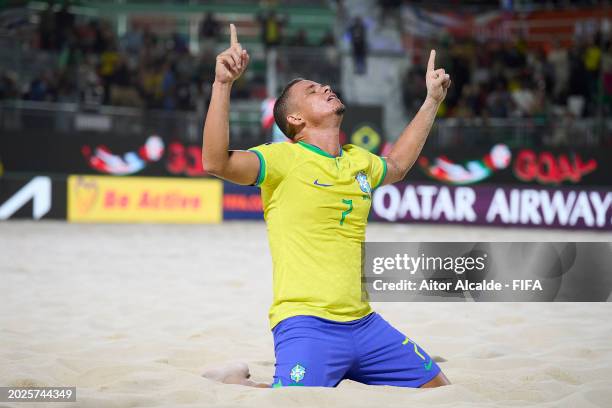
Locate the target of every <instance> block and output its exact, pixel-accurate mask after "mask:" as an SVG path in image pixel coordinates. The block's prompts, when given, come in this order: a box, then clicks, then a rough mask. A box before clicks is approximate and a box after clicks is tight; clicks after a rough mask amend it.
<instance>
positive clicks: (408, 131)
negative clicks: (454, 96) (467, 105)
mask: <svg viewBox="0 0 612 408" xmlns="http://www.w3.org/2000/svg"><path fill="white" fill-rule="evenodd" d="M435 59H436V51H435V50H431V53H430V54H429V61H428V63H427V73H426V75H425V82H426V84H427V97H426V98H425V102H423V105H422V106H421V109H419V111H418V112H417V114H416V116H415V117H414V119H412V122H410V124H409V125H408V126H406V128H405V129H404V131H403V132H402V134H401V136H400V137H399V139H398V140H397V142H396V143H395V145H394V146H393V148H392V149H391V152H390V153H389V155H388V157H387V175H386V177H385V179H384V181H383V184H389V183H395V182H396V181H400V180H403V179H404V177H406V173H408V171H409V170H410V168H411V167H412V165H413V164H414V162H415V161H416V159H417V158H418V157H419V155H420V154H421V150H422V149H423V145H424V144H425V141H426V140H427V135H429V131H430V130H431V126H432V125H433V122H434V119H435V118H436V113H437V112H438V108H439V107H440V104H441V103H442V101H443V100H444V98H445V97H446V92H447V90H448V88H449V87H450V85H451V80H450V76H449V75H448V74H447V73H446V71H444V69H435Z"/></svg>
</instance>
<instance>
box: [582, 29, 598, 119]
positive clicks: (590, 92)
mask: <svg viewBox="0 0 612 408" xmlns="http://www.w3.org/2000/svg"><path fill="white" fill-rule="evenodd" d="M599 42H600V39H599V35H597V36H594V37H590V38H589V41H588V44H587V47H586V49H585V50H584V55H583V61H584V70H585V72H586V82H587V84H586V85H587V101H588V102H590V103H589V104H588V105H587V109H589V112H590V113H593V114H594V113H595V110H596V109H595V107H594V104H595V103H596V101H597V96H598V95H597V94H598V91H599V90H598V84H599V67H600V64H601V54H602V52H601V51H602V50H601V48H600V46H599ZM589 105H590V106H589Z"/></svg>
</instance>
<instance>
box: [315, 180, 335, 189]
mask: <svg viewBox="0 0 612 408" xmlns="http://www.w3.org/2000/svg"><path fill="white" fill-rule="evenodd" d="M313 184H314V185H315V186H321V187H331V186H333V184H322V183H319V179H316V180H315V181H314V183H313Z"/></svg>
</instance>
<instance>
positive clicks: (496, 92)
mask: <svg viewBox="0 0 612 408" xmlns="http://www.w3.org/2000/svg"><path fill="white" fill-rule="evenodd" d="M485 107H486V111H487V113H488V116H489V117H494V118H507V117H508V116H510V112H511V111H512V98H511V97H510V94H509V93H508V89H507V88H506V84H505V83H504V82H501V81H497V82H495V87H494V89H493V90H492V91H491V93H489V95H488V96H487V98H486V101H485Z"/></svg>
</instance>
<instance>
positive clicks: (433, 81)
mask: <svg viewBox="0 0 612 408" xmlns="http://www.w3.org/2000/svg"><path fill="white" fill-rule="evenodd" d="M435 61H436V50H431V53H430V54H429V61H428V62H427V73H426V74H425V84H426V85H427V97H428V98H431V99H433V100H434V101H436V102H437V103H442V101H443V100H444V98H445V97H446V92H447V91H448V88H449V87H450V85H451V79H450V75H448V74H447V73H446V71H445V70H444V68H440V69H435Z"/></svg>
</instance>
